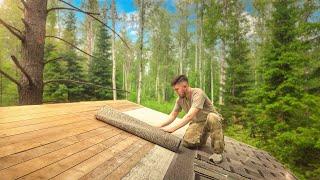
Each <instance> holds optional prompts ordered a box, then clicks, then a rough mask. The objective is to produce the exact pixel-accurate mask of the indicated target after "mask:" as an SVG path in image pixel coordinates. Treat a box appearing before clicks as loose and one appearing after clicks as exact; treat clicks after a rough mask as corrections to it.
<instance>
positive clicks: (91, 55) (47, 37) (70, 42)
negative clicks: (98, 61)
mask: <svg viewBox="0 0 320 180" xmlns="http://www.w3.org/2000/svg"><path fill="white" fill-rule="evenodd" d="M46 38H55V39H59V40H61V41H63V42H65V43H67V44H69V45H70V46H72V47H73V48H75V49H77V50H79V51H81V52H83V53H84V54H86V55H88V56H90V57H93V58H97V57H95V56H93V55H91V54H89V53H87V52H85V51H83V50H82V49H80V48H78V47H77V46H75V45H74V44H72V43H71V42H69V41H66V40H64V39H62V38H60V37H57V36H46Z"/></svg>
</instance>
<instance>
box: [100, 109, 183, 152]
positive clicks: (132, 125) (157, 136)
mask: <svg viewBox="0 0 320 180" xmlns="http://www.w3.org/2000/svg"><path fill="white" fill-rule="evenodd" d="M96 118H97V119H98V120H101V121H104V122H106V123H108V124H110V125H112V126H115V127H117V128H119V129H122V130H124V131H127V132H129V133H131V134H134V135H136V136H139V137H141V138H143V139H145V140H147V141H150V142H152V143H155V144H157V145H159V146H162V147H164V148H167V149H169V150H171V151H174V152H177V151H178V150H179V146H180V143H181V139H180V138H178V137H176V136H174V135H172V134H170V133H167V132H164V131H162V130H160V129H158V128H156V127H153V126H151V125H149V124H147V123H145V122H142V121H140V120H138V119H136V118H134V117H131V116H129V115H126V114H124V113H121V112H119V111H117V110H115V109H112V108H110V107H108V106H104V107H102V108H101V109H100V110H99V111H98V112H97V114H96Z"/></svg>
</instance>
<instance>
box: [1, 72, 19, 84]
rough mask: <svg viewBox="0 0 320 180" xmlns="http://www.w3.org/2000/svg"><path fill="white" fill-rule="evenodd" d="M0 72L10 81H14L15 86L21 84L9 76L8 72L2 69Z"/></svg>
mask: <svg viewBox="0 0 320 180" xmlns="http://www.w3.org/2000/svg"><path fill="white" fill-rule="evenodd" d="M0 74H3V75H4V77H6V78H8V79H9V80H10V81H12V82H14V83H15V84H16V85H17V86H21V84H20V83H19V82H18V81H17V80H16V79H14V78H13V77H11V76H10V75H9V74H7V73H5V72H4V71H2V70H1V69H0Z"/></svg>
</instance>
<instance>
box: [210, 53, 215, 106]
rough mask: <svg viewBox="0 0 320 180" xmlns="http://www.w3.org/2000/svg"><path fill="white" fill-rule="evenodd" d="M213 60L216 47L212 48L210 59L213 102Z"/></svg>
mask: <svg viewBox="0 0 320 180" xmlns="http://www.w3.org/2000/svg"><path fill="white" fill-rule="evenodd" d="M213 61H214V48H212V57H211V61H210V90H211V101H212V102H213V73H214V68H213Z"/></svg>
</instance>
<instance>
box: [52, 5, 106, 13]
mask: <svg viewBox="0 0 320 180" xmlns="http://www.w3.org/2000/svg"><path fill="white" fill-rule="evenodd" d="M60 9H65V10H70V11H79V10H77V9H75V8H67V7H54V8H50V9H48V10H47V13H49V12H50V11H54V10H60ZM84 12H85V13H86V14H92V15H100V13H94V12H88V11H84Z"/></svg>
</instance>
